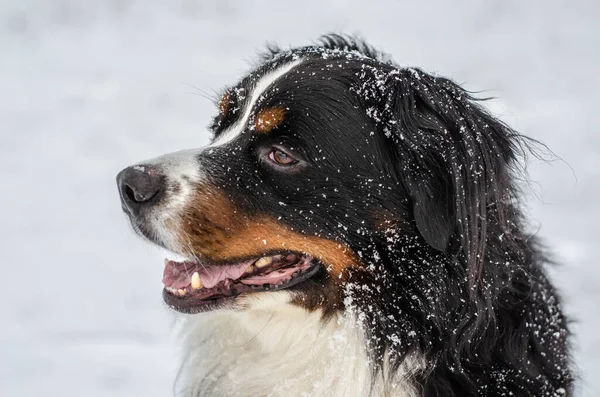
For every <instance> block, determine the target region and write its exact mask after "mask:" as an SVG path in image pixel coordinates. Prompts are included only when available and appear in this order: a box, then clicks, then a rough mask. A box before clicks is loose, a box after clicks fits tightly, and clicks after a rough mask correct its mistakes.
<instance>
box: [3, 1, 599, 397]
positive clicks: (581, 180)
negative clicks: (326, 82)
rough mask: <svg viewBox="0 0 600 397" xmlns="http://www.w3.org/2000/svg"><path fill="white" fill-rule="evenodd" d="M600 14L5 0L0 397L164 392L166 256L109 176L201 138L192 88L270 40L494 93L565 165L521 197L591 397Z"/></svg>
mask: <svg viewBox="0 0 600 397" xmlns="http://www.w3.org/2000/svg"><path fill="white" fill-rule="evenodd" d="M599 21H600V3H599V2H598V1H594V0H591V1H587V2H585V1H570V2H566V1H565V2H558V1H548V0H545V1H522V0H511V1H507V0H495V1H486V2H478V1H453V2H449V1H443V0H440V1H437V2H417V1H412V0H411V1H389V2H386V1H375V0H369V1H355V2H350V1H341V0H340V1H325V0H320V1H313V0H302V1H299V2H298V1H294V2H289V3H286V2H285V1H264V2H263V1H243V0H239V1H233V0H215V1H208V0H205V1H184V0H171V1H161V0H146V1H141V0H140V1H135V0H95V1H89V2H88V1H82V0H53V1H50V0H48V1H44V0H14V1H11V0H0V186H1V189H2V190H1V194H0V208H2V211H1V214H0V225H1V226H2V227H1V229H0V259H1V263H2V267H3V271H2V279H3V283H2V284H3V285H2V288H1V290H0V291H1V292H0V294H1V299H0V395H2V396H11V397H14V396H18V397H20V396H27V397H29V396H36V397H47V396H48V397H55V396H56V397H59V396H61V397H63V396H79V395H85V396H87V397H96V396H111V397H120V396H123V397H125V396H127V397H131V396H145V397H153V396H168V395H170V394H171V393H172V390H171V383H172V379H173V378H174V375H175V371H176V360H175V355H176V349H175V346H176V343H175V341H174V340H173V339H172V338H170V336H169V335H170V332H169V330H170V326H171V325H170V324H171V318H170V314H169V313H167V311H166V309H165V308H164V307H163V304H162V301H161V297H160V291H161V274H162V260H161V259H162V253H161V252H159V251H158V250H156V249H155V248H152V247H150V246H148V245H146V244H144V243H142V242H141V241H140V240H138V239H137V238H135V237H134V236H133V233H132V232H131V231H130V230H129V228H128V225H127V222H126V220H125V217H124V215H123V214H122V213H121V209H120V204H119V199H118V195H117V191H116V188H115V182H114V177H115V175H116V173H117V172H118V171H119V170H120V169H121V168H123V167H125V166H126V165H129V164H131V163H133V162H134V161H138V160H142V159H145V158H149V157H153V156H156V155H159V154H161V153H164V152H168V151H174V150H178V149H183V148H190V147H197V146H201V145H203V144H204V143H206V142H207V139H208V135H207V132H206V128H205V127H206V125H207V124H208V122H209V118H210V116H211V115H212V114H213V113H214V109H213V104H212V103H211V101H209V100H207V99H205V98H204V96H205V95H204V94H203V93H205V94H208V95H210V94H211V93H212V92H213V90H219V89H220V88H221V87H222V86H223V85H225V84H229V83H232V82H234V81H235V80H237V78H239V77H240V76H241V75H242V74H243V73H244V72H245V71H247V70H248V68H249V61H251V60H253V59H254V58H255V53H256V51H257V50H259V49H261V48H263V45H264V44H265V43H266V41H269V40H270V41H277V42H278V43H280V44H283V45H288V44H293V45H301V44H308V43H309V42H310V41H311V40H313V39H314V38H316V37H317V36H318V35H320V34H322V33H325V32H329V31H340V32H350V33H354V32H358V33H361V34H362V35H363V36H364V37H366V38H367V39H368V40H369V41H370V42H371V43H373V44H375V45H377V46H378V47H381V48H383V49H385V50H387V51H388V52H390V53H392V54H393V55H394V58H395V59H396V60H397V61H398V62H399V63H401V64H402V65H415V66H421V67H423V68H424V69H425V70H428V71H435V72H438V73H440V74H443V75H446V76H450V77H452V78H454V79H455V80H457V81H459V82H461V83H463V84H465V85H466V86H467V87H468V88H469V89H473V90H486V91H485V92H484V95H486V96H487V95H493V96H496V97H499V100H497V101H496V102H495V103H494V105H493V109H494V111H495V112H496V113H497V114H498V115H499V116H500V117H501V118H502V119H503V120H505V121H507V122H508V123H509V124H511V125H512V126H513V127H515V128H516V129H518V130H519V131H521V132H523V133H526V134H528V135H530V136H532V137H535V138H538V139H540V140H542V141H543V142H545V143H546V144H548V146H549V147H550V148H551V149H552V150H553V151H554V152H555V153H556V155H557V156H559V157H560V158H561V159H562V160H564V162H563V161H555V162H553V163H552V164H543V163H540V162H539V161H538V162H535V163H533V164H532V166H531V167H530V175H531V179H532V180H534V181H535V182H536V183H534V184H532V185H531V189H530V199H529V201H528V208H529V213H530V215H531V217H532V221H533V222H532V225H533V227H534V228H536V229H538V228H539V229H540V231H539V233H540V234H541V235H542V236H544V237H545V238H546V241H547V243H548V245H549V246H550V247H551V248H552V250H553V251H554V252H555V254H556V256H557V257H558V258H559V259H560V261H561V262H562V266H561V267H560V268H558V269H556V270H554V271H553V273H552V274H553V278H554V280H555V282H556V284H557V285H558V286H559V287H560V288H561V290H562V291H563V295H564V297H565V303H566V309H567V311H568V313H569V314H570V315H571V316H572V317H573V318H574V319H575V320H576V323H575V324H574V325H573V329H574V330H575V332H576V335H577V337H576V339H575V343H576V359H577V362H578V364H579V367H580V370H581V375H582V377H583V378H584V379H583V381H582V382H581V384H580V388H579V392H578V396H590V397H591V396H598V395H600V376H599V375H600V358H599V357H598V356H599V355H600V338H599V336H598V329H599V328H600V320H599V319H598V317H599V314H600V309H599V306H600V274H599V273H600V271H599V270H598V267H599V266H600V265H599V264H598V258H597V255H596V254H595V251H596V250H597V249H598V242H599V241H598V234H597V229H598V225H600V211H599V210H598V197H600V183H599V179H600V155H599V154H598V149H600V131H599V127H598V114H599V112H600V94H599V92H600V79H599V77H598V76H599V74H598V69H599V68H600V22H599ZM194 87H197V88H194Z"/></svg>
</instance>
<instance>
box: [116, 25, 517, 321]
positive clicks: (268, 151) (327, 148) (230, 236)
mask: <svg viewBox="0 0 600 397" xmlns="http://www.w3.org/2000/svg"><path fill="white" fill-rule="evenodd" d="M384 58H385V56H383V55H381V54H379V53H377V52H376V51H374V50H373V49H371V48H370V47H368V46H366V45H364V44H362V43H360V42H356V41H353V40H348V39H344V38H341V37H338V36H328V37H325V38H324V39H323V41H322V42H321V45H318V46H313V47H304V48H299V49H294V50H291V51H278V50H274V51H272V52H271V53H270V54H269V55H268V56H266V57H265V59H264V62H263V64H262V65H261V66H260V67H258V68H257V69H255V70H254V71H252V72H251V73H250V74H248V75H247V76H246V77H244V78H243V79H242V80H241V81H240V82H238V83H237V84H235V85H233V86H231V87H228V88H227V89H226V90H225V91H224V93H223V95H222V98H221V99H220V102H219V104H218V109H217V110H218V114H217V116H216V117H215V119H214V122H213V124H212V131H213V133H214V138H213V140H212V143H211V144H210V145H208V146H207V147H205V148H202V149H195V150H186V151H182V152H177V153H173V154H167V155H164V156H162V157H159V158H156V159H153V160H150V161H146V162H142V163H140V164H137V165H134V166H132V167H129V168H126V169H125V170H123V171H122V172H121V173H120V174H119V175H118V177H117V181H118V185H119V191H120V195H121V200H122V205H123V209H124V211H125V212H126V213H127V214H128V216H129V218H130V220H131V223H132V225H133V228H134V229H135V230H136V231H137V232H138V233H139V234H141V235H142V236H144V237H145V238H147V239H148V240H150V241H152V242H154V243H156V244H158V245H160V246H163V247H165V248H166V249H168V250H170V251H173V252H175V253H177V254H180V255H182V256H184V257H186V258H188V259H187V260H186V261H184V262H175V261H167V263H166V267H165V273H164V280H163V281H164V283H165V290H164V292H163V294H164V298H165V300H166V302H167V303H168V304H169V305H170V306H171V307H173V308H175V309H177V310H180V311H184V312H201V311H206V310H213V309H216V308H222V307H229V308H236V309H239V310H243V309H244V308H245V307H248V305H251V304H253V302H257V301H260V300H261V299H263V298H266V297H267V296H268V295H269V294H271V293H272V292H271V291H274V290H285V291H287V292H288V294H287V295H284V296H286V300H287V301H289V302H291V303H292V304H296V305H301V306H304V307H306V308H307V309H309V310H314V309H323V311H324V312H325V313H332V312H334V311H336V310H341V309H343V308H344V307H345V306H348V305H349V304H351V302H352V299H347V298H348V294H349V287H348V286H349V285H352V286H353V287H352V288H355V287H356V286H358V287H359V288H362V290H363V291H367V292H368V291H370V292H369V293H370V294H371V295H372V294H376V293H383V292H382V291H384V290H385V291H388V292H389V293H392V294H393V293H394V291H397V292H398V293H399V294H403V296H406V299H409V300H410V299H415V298H414V294H412V293H411V292H410V291H413V292H414V290H415V287H414V284H415V283H417V284H419V285H421V286H422V289H423V290H425V288H426V284H427V283H426V282H423V281H422V280H417V279H416V278H420V279H422V278H423V277H425V278H426V279H427V278H431V280H430V283H429V284H431V285H433V284H435V283H436V282H438V281H439V279H440V278H442V279H443V278H444V277H446V276H447V274H448V272H449V270H448V269H447V268H444V269H439V268H434V267H433V265H431V266H430V265H429V264H430V261H429V260H428V258H434V257H435V258H444V260H445V262H444V261H442V262H439V263H449V262H453V261H454V262H456V263H458V264H459V266H458V267H457V269H454V270H452V271H451V273H452V275H453V276H452V277H455V278H456V279H459V280H463V281H464V282H465V291H466V290H468V288H469V287H468V286H467V285H469V286H470V287H471V288H472V290H477V288H478V286H477V284H478V280H479V278H480V275H481V273H482V272H485V269H484V267H483V266H482V263H483V260H484V254H485V252H484V247H485V242H486V227H488V225H489V224H490V222H493V223H494V224H495V225H503V226H502V228H503V229H506V230H507V231H510V229H511V225H509V224H506V219H510V216H509V215H510V214H507V213H506V212H507V211H510V208H511V207H510V201H511V199H512V196H511V194H512V193H511V192H512V188H511V186H510V169H509V167H510V164H511V162H512V159H513V153H514V150H515V148H514V143H515V139H516V135H515V134H514V133H513V132H512V131H511V130H509V129H508V128H506V127H505V126H504V125H502V124H501V123H500V122H498V121H497V120H495V119H494V118H492V117H491V116H489V115H488V114H487V113H486V112H485V111H484V110H483V109H482V108H481V107H479V106H478V105H477V104H476V103H475V102H474V101H473V100H472V99H471V98H470V96H469V95H468V93H467V92H465V91H464V90H462V89H461V88H460V87H459V86H457V85H456V84H454V83H453V82H451V81H450V80H447V79H444V78H439V77H434V76H431V75H429V74H427V73H424V72H422V71H421V70H418V69H413V68H400V67H398V66H396V65H394V64H392V63H390V62H388V61H386V60H385V59H384ZM415 258H421V259H418V260H416V262H419V263H416V262H415ZM428 267H429V268H428ZM413 268H416V269H417V270H415V269H413ZM411 269H412V270H411ZM386 278H387V279H386ZM377 280H379V281H380V282H379V281H377ZM389 284H394V289H390V288H391V287H390V286H389ZM398 284H400V285H398ZM382 285H383V287H382ZM380 287H381V288H380ZM376 290H377V291H376ZM390 291H391V292H390ZM365 293H366V292H365ZM429 293H431V291H430V292H429ZM411 294H412V295H411ZM423 294H426V292H423V293H422V294H421V295H423ZM280 295H281V294H279V296H280ZM421 295H419V296H421ZM411 296H412V298H411ZM390 299H391V298H390ZM398 299H400V300H401V299H402V297H394V300H395V301H397V300H398ZM423 299H425V298H423Z"/></svg>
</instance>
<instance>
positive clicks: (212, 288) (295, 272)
mask: <svg viewBox="0 0 600 397" xmlns="http://www.w3.org/2000/svg"><path fill="white" fill-rule="evenodd" d="M321 267H322V266H321V264H320V262H319V261H318V260H316V259H315V258H313V257H312V256H309V255H303V254H299V253H291V252H288V253H285V254H277V255H273V256H262V257H258V258H253V259H245V260H241V261H239V262H234V263H230V264H228V265H206V264H200V263H198V262H191V261H184V262H175V261H169V260H165V273H164V277H163V282H164V284H165V288H164V289H163V299H164V300H165V302H166V303H167V305H169V307H171V308H172V309H174V310H176V311H180V312H183V313H199V312H205V311H210V310H216V309H219V308H223V307H227V306H230V305H231V304H232V303H233V302H234V301H235V299H236V297H238V296H239V295H242V294H248V293H255V292H264V291H276V290H282V289H286V288H290V287H292V286H294V285H296V284H299V283H300V282H303V281H305V280H307V279H309V278H311V277H312V276H313V275H314V274H316V273H317V271H318V270H319V269H320V268H321ZM205 283H206V285H204V284H205Z"/></svg>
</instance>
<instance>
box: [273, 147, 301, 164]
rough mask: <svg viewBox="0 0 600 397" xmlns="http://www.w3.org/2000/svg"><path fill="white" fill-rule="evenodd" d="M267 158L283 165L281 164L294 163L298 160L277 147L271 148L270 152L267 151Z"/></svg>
mask: <svg viewBox="0 0 600 397" xmlns="http://www.w3.org/2000/svg"><path fill="white" fill-rule="evenodd" d="M269 159H270V160H271V161H273V162H274V163H277V164H279V165H283V166H285V165H294V164H296V163H297V162H298V161H297V160H296V159H294V158H293V157H292V156H290V155H289V154H287V153H285V152H283V151H281V150H279V149H273V150H272V151H271V153H269Z"/></svg>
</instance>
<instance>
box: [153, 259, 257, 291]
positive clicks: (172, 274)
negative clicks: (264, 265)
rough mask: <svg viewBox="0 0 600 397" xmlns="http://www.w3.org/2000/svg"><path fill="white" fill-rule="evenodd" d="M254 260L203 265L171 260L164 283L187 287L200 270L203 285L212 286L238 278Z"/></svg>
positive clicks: (172, 286)
mask: <svg viewBox="0 0 600 397" xmlns="http://www.w3.org/2000/svg"><path fill="white" fill-rule="evenodd" d="M252 262H254V261H253V260H250V261H246V262H242V263H238V264H235V265H225V266H210V265H209V266H202V265H199V264H197V263H193V262H173V261H169V263H167V265H166V266H165V271H164V272H163V284H164V285H165V286H166V287H171V288H177V289H179V288H185V287H187V286H188V285H190V283H191V279H192V274H194V272H198V274H199V275H200V280H201V281H202V286H203V287H204V288H212V287H214V286H215V285H217V284H218V283H219V282H221V281H223V280H226V279H231V280H237V279H238V278H240V277H241V276H242V274H244V272H245V271H246V269H247V268H248V266H250V265H251V264H252Z"/></svg>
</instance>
